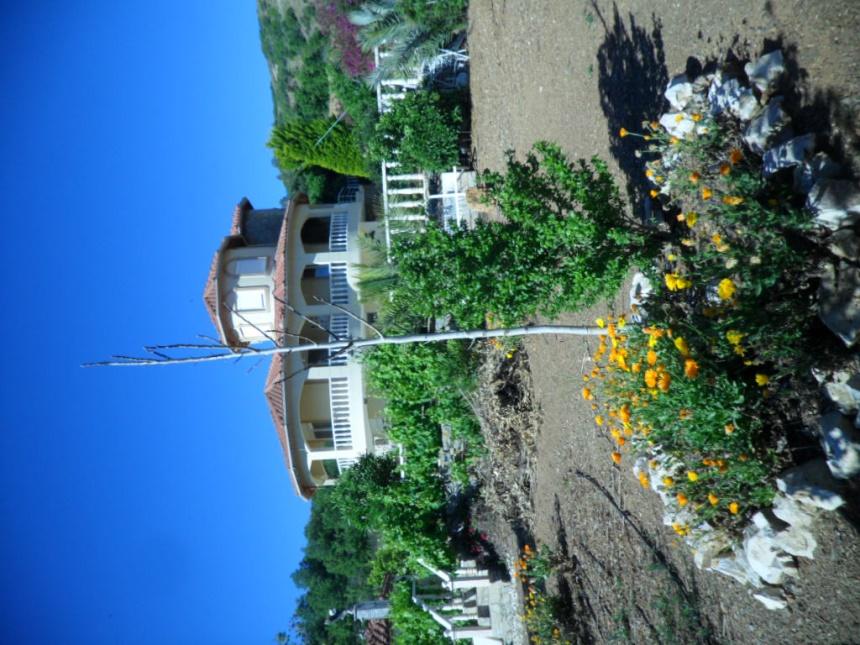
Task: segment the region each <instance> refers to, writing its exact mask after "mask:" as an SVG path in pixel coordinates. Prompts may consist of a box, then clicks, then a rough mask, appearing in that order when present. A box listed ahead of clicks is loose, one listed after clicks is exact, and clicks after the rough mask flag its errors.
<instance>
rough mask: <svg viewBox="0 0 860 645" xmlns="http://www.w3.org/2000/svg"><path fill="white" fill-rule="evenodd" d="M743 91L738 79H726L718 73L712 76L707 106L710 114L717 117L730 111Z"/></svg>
mask: <svg viewBox="0 0 860 645" xmlns="http://www.w3.org/2000/svg"><path fill="white" fill-rule="evenodd" d="M745 89H746V88H744V87H742V86H741V83H740V81H739V80H738V79H736V78H728V77H726V76H725V75H724V74H723V73H722V72H719V71H718V72H717V73H716V74H714V79H713V80H712V81H711V86H710V87H709V88H708V105H709V106H710V108H711V114H713V115H714V116H717V115H718V114H722V113H723V112H726V111H731V107H732V106H733V105H737V102H738V100H739V99H740V97H741V94H743V93H744V90H745Z"/></svg>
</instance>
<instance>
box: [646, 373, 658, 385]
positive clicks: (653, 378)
mask: <svg viewBox="0 0 860 645" xmlns="http://www.w3.org/2000/svg"><path fill="white" fill-rule="evenodd" d="M645 385H647V386H648V387H650V388H654V387H657V371H656V370H645Z"/></svg>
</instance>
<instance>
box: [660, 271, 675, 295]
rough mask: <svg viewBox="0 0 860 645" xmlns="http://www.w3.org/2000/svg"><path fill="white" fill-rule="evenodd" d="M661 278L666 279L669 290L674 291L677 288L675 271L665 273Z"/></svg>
mask: <svg viewBox="0 0 860 645" xmlns="http://www.w3.org/2000/svg"><path fill="white" fill-rule="evenodd" d="M663 279H664V280H665V281H666V287H667V288H668V289H669V291H675V290H676V289H677V288H678V274H677V273H667V274H666V276H665V277H664V278H663Z"/></svg>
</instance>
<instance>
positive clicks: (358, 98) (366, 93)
mask: <svg viewBox="0 0 860 645" xmlns="http://www.w3.org/2000/svg"><path fill="white" fill-rule="evenodd" d="M328 82H329V87H330V88H331V92H332V94H333V95H334V96H335V97H337V100H338V101H340V104H341V106H342V109H343V111H344V112H346V114H347V115H348V117H349V119H350V121H351V122H352V124H353V127H354V128H355V133H356V136H357V137H358V139H359V141H360V142H361V146H362V148H366V147H367V145H368V143H369V142H370V139H371V137H373V134H374V129H375V128H376V121H377V119H378V117H379V113H378V112H377V107H376V94H375V93H374V91H373V90H372V89H371V88H370V87H368V86H367V84H366V83H362V82H361V81H359V80H357V79H354V78H351V77H349V76H347V75H346V74H344V73H343V72H342V71H341V70H340V68H338V67H336V66H334V65H329V66H328Z"/></svg>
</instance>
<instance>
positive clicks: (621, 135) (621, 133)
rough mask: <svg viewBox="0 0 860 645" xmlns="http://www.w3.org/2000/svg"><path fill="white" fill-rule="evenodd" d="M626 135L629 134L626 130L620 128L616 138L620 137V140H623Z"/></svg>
mask: <svg viewBox="0 0 860 645" xmlns="http://www.w3.org/2000/svg"><path fill="white" fill-rule="evenodd" d="M628 134H630V132H629V131H628V130H627V128H621V129H620V130H619V131H618V136H620V137H621V138H622V139H623V138H624V137H626V136H627V135H628Z"/></svg>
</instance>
